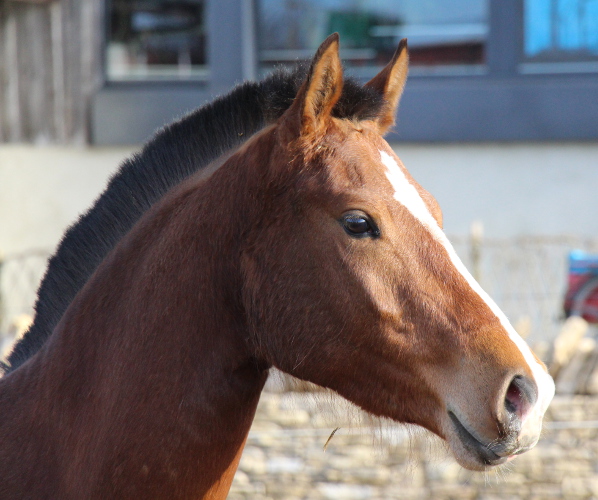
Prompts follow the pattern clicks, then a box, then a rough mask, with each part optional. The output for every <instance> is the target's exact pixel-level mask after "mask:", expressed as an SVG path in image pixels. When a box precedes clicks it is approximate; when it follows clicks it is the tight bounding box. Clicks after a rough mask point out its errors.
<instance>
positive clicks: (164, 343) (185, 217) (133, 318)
mask: <svg viewBox="0 0 598 500" xmlns="http://www.w3.org/2000/svg"><path fill="white" fill-rule="evenodd" d="M179 191H180V192H179V193H177V195H176V196H171V197H169V198H168V199H167V200H164V202H163V203H162V204H161V205H160V207H159V208H158V209H156V210H153V211H152V212H150V214H148V217H146V218H145V219H144V220H143V221H142V222H141V224H140V225H139V226H137V227H136V228H135V229H134V230H133V232H132V234H130V235H129V237H127V238H126V239H125V240H124V241H123V242H122V243H121V244H120V245H119V246H118V247H117V249H116V250H115V251H114V252H113V253H112V254H111V255H110V256H109V257H108V258H107V259H106V261H105V262H104V263H103V264H102V266H101V267H100V268H99V270H98V272H97V273H96V274H95V275H94V276H93V277H92V278H91V280H90V282H89V283H88V285H87V286H86V287H85V288H84V289H83V290H82V292H81V293H80V294H79V295H78V296H77V297H76V299H75V300H74V301H73V303H72V305H71V307H69V309H68V310H67V312H66V313H65V316H64V317H63V319H62V321H61V323H60V324H59V326H58V327H57V330H56V331H55V333H54V335H53V336H52V337H51V339H50V341H49V342H48V343H47V344H46V345H45V346H44V348H43V349H42V350H41V351H40V353H39V354H38V355H37V356H36V357H34V358H33V359H31V360H30V361H29V362H28V363H26V364H25V365H24V366H23V367H22V368H21V370H17V371H16V372H14V373H13V374H12V375H10V376H9V377H7V379H6V380H5V382H9V380H10V379H11V377H14V380H15V384H17V385H19V384H18V381H19V377H21V379H22V380H23V382H22V384H25V383H27V379H28V378H30V377H27V376H25V375H23V376H20V375H19V371H22V373H23V374H27V373H28V374H31V376H32V377H34V378H35V380H36V383H37V389H36V390H37V392H38V393H37V394H32V397H30V398H25V399H26V400H27V401H28V404H29V407H28V408H20V410H21V411H29V412H33V413H39V412H38V411H36V410H37V409H38V408H36V405H39V404H44V405H46V412H45V414H47V415H49V417H50V419H54V421H53V422H52V423H51V424H50V422H48V425H51V426H52V432H51V433H52V434H53V435H57V434H61V435H60V437H58V438H57V439H59V440H63V441H64V442H65V443H66V444H65V443H63V445H64V446H62V449H66V450H68V449H69V448H70V449H71V450H73V449H74V450H78V453H74V454H73V455H72V456H70V457H66V456H64V457H62V458H63V459H64V460H65V461H67V462H68V463H69V466H68V467H70V469H71V470H72V471H73V474H72V476H73V478H72V481H73V482H74V483H77V482H79V481H81V479H80V478H78V476H77V473H80V476H81V477H82V478H87V479H89V478H92V481H91V482H92V483H93V482H94V480H95V482H96V483H97V484H104V485H106V484H108V485H109V487H110V488H112V489H107V490H102V491H101V492H96V491H80V490H81V488H82V487H79V489H78V490H77V491H78V492H79V493H81V494H83V493H85V494H84V495H83V496H85V497H87V496H94V495H96V493H98V496H100V495H99V493H101V494H102V495H108V496H110V495H114V494H115V492H116V491H117V490H118V489H119V488H127V490H130V491H131V492H135V495H137V496H139V497H143V496H144V492H147V491H152V494H153V495H156V493H157V492H160V491H162V492H163V493H164V496H165V497H169V498H178V497H179V496H180V497H181V498H186V497H187V495H189V494H191V493H193V494H194V495H196V497H197V496H201V495H205V494H207V493H208V492H210V493H217V492H219V493H223V492H224V495H225V494H226V491H228V487H229V485H230V481H232V476H233V474H234V471H235V469H236V465H237V462H238V459H239V457H240V453H241V450H242V447H243V444H244V441H245V438H246V436H247V433H248V431H249V427H250V425H251V421H252V419H253V415H254V412H255V407H256V405H257V402H258V399H259V394H260V392H261V389H262V387H263V384H264V382H265V379H266V376H267V370H266V367H261V366H258V364H257V362H256V361H255V360H254V359H252V357H251V354H250V350H249V349H248V346H247V345H246V339H247V338H248V334H247V331H246V327H245V324H244V318H243V315H242V308H241V305H240V304H239V303H238V296H239V295H240V293H239V287H240V286H241V285H240V283H239V281H238V280H240V275H239V272H238V269H237V267H236V266H238V262H235V261H234V259H233V256H234V255H235V253H236V249H235V235H234V229H233V228H232V227H233V226H234V224H232V223H231V224H227V220H226V217H227V216H228V214H226V213H224V212H222V211H221V212H220V213H215V211H214V210H213V207H210V206H209V203H210V200H214V198H215V197H214V196H210V195H209V193H208V192H203V191H206V190H205V189H203V191H202V189H200V188H193V189H186V188H185V189H180V190H179ZM216 196H218V195H216ZM206 213H207V214H209V216H206ZM206 224H207V226H206ZM210 224H222V225H223V226H224V228H226V229H224V230H223V231H222V233H223V234H224V241H219V240H218V239H217V238H218V237H217V236H216V234H218V231H217V230H216V231H213V229H216V228H213V227H209V226H210ZM237 244H238V243H237ZM237 260H238V253H237ZM22 384H21V387H19V390H22V392H23V393H26V392H27V388H25V387H23V386H22ZM30 394H31V391H30ZM42 395H43V397H42ZM40 401H41V402H42V403H40ZM57 427H58V428H57ZM3 439H4V437H3ZM114 471H119V472H118V475H117V476H116V477H115V472H114ZM107 476H109V477H107ZM83 482H86V480H83ZM83 482H81V483H80V484H83ZM132 488H133V489H132ZM135 488H137V489H135ZM157 496H158V497H159V496H160V495H159V494H158V495H157ZM106 498H107V497H106ZM214 498H218V496H214Z"/></svg>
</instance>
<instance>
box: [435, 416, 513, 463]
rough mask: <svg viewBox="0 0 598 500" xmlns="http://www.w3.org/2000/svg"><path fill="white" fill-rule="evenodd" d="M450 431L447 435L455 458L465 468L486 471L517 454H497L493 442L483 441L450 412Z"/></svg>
mask: <svg viewBox="0 0 598 500" xmlns="http://www.w3.org/2000/svg"><path fill="white" fill-rule="evenodd" d="M449 417H450V421H451V424H450V426H448V427H449V429H450V431H449V432H447V435H446V437H445V439H446V441H447V443H448V445H449V448H450V450H451V452H452V454H453V456H454V457H455V460H456V461H457V462H458V463H459V465H461V467H464V468H465V469H469V470H474V471H486V470H490V469H492V468H495V467H498V466H500V465H503V464H505V463H506V462H508V461H510V460H512V459H513V458H515V456H516V455H497V454H496V453H495V452H494V451H493V450H492V449H491V444H492V443H483V442H481V441H480V440H478V439H477V438H476V437H474V435H473V434H472V433H471V432H470V431H469V430H468V429H467V428H466V427H465V426H464V425H463V424H462V423H461V422H460V420H459V419H458V418H457V417H456V416H455V415H454V414H452V413H449Z"/></svg>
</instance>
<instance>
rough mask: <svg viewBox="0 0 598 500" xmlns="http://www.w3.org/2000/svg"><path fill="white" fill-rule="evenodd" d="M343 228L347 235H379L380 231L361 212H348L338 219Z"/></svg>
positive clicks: (359, 236) (358, 236)
mask: <svg viewBox="0 0 598 500" xmlns="http://www.w3.org/2000/svg"><path fill="white" fill-rule="evenodd" d="M340 222H341V224H342V225H343V228H344V229H345V231H346V232H347V234H348V235H349V236H353V237H356V238H363V237H365V236H374V237H375V236H380V231H379V230H378V228H377V227H376V225H375V224H374V222H373V221H372V220H371V219H370V217H369V216H368V215H366V214H364V213H363V212H348V213H346V214H344V215H343V216H342V217H341V220H340Z"/></svg>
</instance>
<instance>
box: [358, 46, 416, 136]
mask: <svg viewBox="0 0 598 500" xmlns="http://www.w3.org/2000/svg"><path fill="white" fill-rule="evenodd" d="M408 72H409V53H408V50H407V39H406V38H403V39H402V40H401V41H400V42H399V46H398V47H397V50H396V51H395V54H394V56H393V57H392V59H391V61H390V62H389V63H388V64H387V65H386V67H385V68H384V69H383V70H382V71H380V73H378V74H377V75H376V76H375V77H374V78H372V79H371V80H370V81H369V82H368V83H366V84H365V86H366V87H370V88H372V89H374V90H377V91H378V92H379V93H380V94H382V95H383V96H384V99H385V100H386V103H387V105H386V106H385V107H384V110H383V111H382V114H381V115H380V118H378V126H379V127H380V133H382V134H383V133H385V132H386V131H387V130H388V129H389V127H391V126H392V125H394V123H395V116H396V114H397V108H398V106H399V100H400V99H401V95H402V94H403V88H404V87H405V81H406V80H407V73H408Z"/></svg>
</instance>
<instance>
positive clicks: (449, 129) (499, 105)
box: [91, 0, 598, 144]
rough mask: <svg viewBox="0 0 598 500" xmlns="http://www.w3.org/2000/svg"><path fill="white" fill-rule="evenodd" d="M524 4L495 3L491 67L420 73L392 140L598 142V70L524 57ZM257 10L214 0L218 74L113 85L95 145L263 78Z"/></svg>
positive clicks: (125, 139)
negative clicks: (536, 67) (568, 69)
mask: <svg viewBox="0 0 598 500" xmlns="http://www.w3.org/2000/svg"><path fill="white" fill-rule="evenodd" d="M107 1H108V0H107ZM523 2H524V0H489V24H490V26H489V28H490V29H489V36H488V45H487V52H486V54H487V55H486V60H487V65H486V71H483V72H480V73H479V74H466V75H444V76H443V75H429V74H422V73H419V74H418V72H414V73H413V74H412V76H410V78H409V81H408V83H407V86H406V90H405V95H404V96H403V98H402V101H401V106H400V108H399V114H398V119H397V121H398V125H397V127H396V131H395V132H393V133H391V134H390V135H389V137H388V138H389V140H391V141H398V142H438V141H442V142H469V141H471V142H479V141H550V140H552V141H554V140H596V139H598V126H596V123H597V122H598V99H596V98H595V96H596V95H598V73H592V72H587V73H583V72H577V73H546V72H545V73H542V72H533V71H531V72H530V71H529V65H530V64H533V63H523V61H524V57H523ZM255 14H256V6H255V3H254V1H253V0H219V1H216V0H206V23H207V25H206V31H207V36H208V40H207V46H208V66H209V73H210V78H209V80H208V81H205V82H196V81H172V82H105V83H104V85H103V86H102V88H101V89H100V90H99V91H98V92H97V94H96V95H95V97H94V99H93V102H92V105H91V106H92V142H93V143H95V144H135V143H141V142H144V141H145V140H147V138H148V137H150V136H151V135H152V134H153V131H154V130H155V129H156V128H159V127H161V126H162V125H164V124H165V123H168V122H169V121H171V120H172V119H174V118H175V117H177V116H180V115H181V114H183V113H184V112H185V111H188V110H191V109H194V108H196V107H198V106H200V105H202V104H203V103H205V102H208V101H209V100H211V99H213V98H214V97H216V96H217V95H221V94H223V93H226V92H227V91H228V90H229V89H230V88H231V87H232V86H233V85H234V84H236V83H239V82H242V81H244V80H248V79H255V78H256V75H257V64H258V61H257V43H256V22H255V21H256V18H255ZM222 26H227V29H222ZM341 45H342V40H341ZM341 51H342V47H341ZM341 55H342V52H341Z"/></svg>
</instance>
